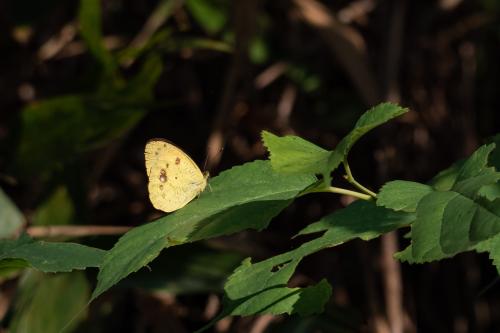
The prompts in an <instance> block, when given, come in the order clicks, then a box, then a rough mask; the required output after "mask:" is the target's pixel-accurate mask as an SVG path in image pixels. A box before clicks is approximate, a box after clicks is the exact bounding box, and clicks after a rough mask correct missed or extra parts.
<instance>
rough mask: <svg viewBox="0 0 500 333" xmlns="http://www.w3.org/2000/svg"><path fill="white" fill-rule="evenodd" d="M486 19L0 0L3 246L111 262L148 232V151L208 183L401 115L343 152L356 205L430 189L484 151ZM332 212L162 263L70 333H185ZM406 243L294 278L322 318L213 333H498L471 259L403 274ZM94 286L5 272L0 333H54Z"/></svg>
mask: <svg viewBox="0 0 500 333" xmlns="http://www.w3.org/2000/svg"><path fill="white" fill-rule="evenodd" d="M499 14H500V2H498V1H496V0H475V1H473V0H432V1H431V0H420V1H410V0H384V1H382V0H354V1H347V0H341V1H319V0H274V1H263V0H260V1H259V0H233V1H229V0H184V1H183V0H160V1H139V0H105V1H97V0H81V2H78V1H61V0H50V1H43V2H40V1H30V0H16V1H13V0H3V1H0V50H1V53H0V110H1V111H0V188H1V192H0V195H1V197H2V202H8V201H11V202H13V203H14V204H15V205H16V206H17V207H18V209H19V210H20V212H22V215H23V216H24V217H23V218H22V219H17V220H8V221H7V220H6V221H1V223H0V236H1V237H15V235H17V234H19V232H20V231H21V230H27V231H28V232H29V233H30V235H32V236H33V237H36V238H41V239H44V238H47V237H48V235H47V233H48V231H47V230H48V228H47V227H48V226H50V225H56V226H65V225H69V226H71V225H78V226H79V227H77V228H76V227H75V228H74V229H71V230H73V232H69V233H68V229H57V228H55V229H51V230H52V231H53V232H52V233H51V235H50V239H51V240H72V241H77V242H80V243H83V244H87V245H90V246H95V247H99V248H102V249H109V248H111V247H112V246H113V244H114V243H115V242H116V241H117V239H118V237H119V235H120V234H122V233H123V232H125V230H127V228H128V227H133V226H137V225H141V224H144V223H147V222H148V221H152V220H154V219H156V218H158V217H160V216H161V215H162V214H160V213H159V212H158V211H155V210H154V209H153V208H152V205H151V204H150V202H149V199H148V194H147V178H146V173H145V169H144V155H143V154H144V145H145V143H146V141H147V140H148V139H150V138H154V137H162V138H166V139H168V140H171V141H173V142H174V143H176V144H177V145H178V146H180V147H182V148H183V149H184V150H185V151H186V152H187V153H189V154H190V155H191V156H192V157H193V159H194V160H195V161H196V162H197V163H198V165H199V166H200V167H202V166H203V164H204V161H205V160H207V163H206V167H205V169H207V170H209V171H210V173H211V175H212V176H216V175H217V174H218V173H219V172H220V171H222V170H225V169H228V168H230V167H232V166H234V165H238V164H242V163H244V162H247V161H251V160H254V159H264V158H266V152H265V149H264V147H263V146H262V143H261V141H260V132H261V131H262V130H264V129H266V130H269V131H271V132H273V133H275V134H279V135H285V134H295V135H299V136H301V137H303V138H305V139H307V140H310V141H312V142H314V143H316V144H318V145H320V146H322V147H324V148H327V149H332V148H334V147H335V145H336V144H337V143H338V142H339V140H340V139H341V138H342V137H343V136H344V135H345V134H346V133H347V132H348V131H349V130H350V129H351V128H352V127H353V125H354V123H355V121H356V120H357V118H358V117H359V116H360V115H361V114H362V113H363V112H364V111H365V110H367V109H368V108H370V107H371V106H373V105H375V104H377V103H379V102H381V101H393V102H397V103H399V104H401V105H403V106H405V107H409V108H410V110H411V111H410V112H409V113H408V114H406V115H405V116H403V117H401V118H399V119H396V120H395V121H393V122H391V123H390V124H387V125H384V126H383V127H381V128H379V129H376V130H374V131H373V132H372V133H370V134H369V135H367V136H366V137H365V138H364V139H362V140H361V141H360V142H359V143H358V144H357V145H356V146H355V147H354V149H353V151H352V152H351V154H350V156H349V163H350V166H351V169H352V171H353V173H354V175H355V176H356V178H357V180H358V181H360V182H361V183H363V184H364V185H366V186H368V187H370V188H372V189H373V190H378V189H379V188H380V186H381V185H383V184H384V183H385V182H387V181H389V180H393V179H405V180H414V181H418V182H427V181H429V180H430V179H431V178H432V177H433V176H434V175H435V174H436V173H437V172H439V171H441V170H443V169H444V168H446V167H448V166H449V165H451V164H452V163H453V162H455V161H457V160H459V159H461V158H464V157H466V156H468V155H469V154H470V153H471V152H473V151H474V150H475V149H476V148H477V147H478V146H479V145H481V144H483V143H484V142H486V140H487V139H488V138H489V137H491V136H492V135H494V134H496V133H498V132H500V113H499V112H498V111H497V110H498V108H499V106H500V98H499V93H500V90H499V89H500V88H499V87H500V62H499V59H500V16H499ZM337 176H339V175H337ZM334 181H336V182H338V183H337V185H338V186H344V187H347V186H348V185H346V184H344V183H343V182H342V181H341V177H336V178H334ZM349 202H350V198H348V197H338V196H336V195H332V194H314V195H309V196H307V197H303V198H300V199H299V200H297V201H296V202H295V203H294V204H293V205H292V206H291V207H289V208H288V209H287V210H285V211H284V212H283V213H282V214H281V215H280V216H278V217H277V218H276V219H275V220H274V221H273V223H272V224H271V226H270V228H269V229H268V230H265V231H264V232H260V233H257V232H254V231H247V232H242V233H239V234H237V235H233V236H230V237H223V238H218V239H214V240H210V241H206V242H200V243H196V244H190V245H183V246H179V247H176V248H173V249H169V250H168V251H164V252H163V253H162V255H161V256H160V257H159V258H158V259H156V260H155V261H154V262H153V263H152V264H151V265H150V269H149V270H147V269H144V270H142V271H140V272H138V273H136V274H133V275H132V276H130V277H129V278H127V279H126V280H125V281H122V282H121V283H119V284H118V285H117V286H115V287H114V288H112V289H111V290H110V291H109V292H107V293H105V294H104V295H103V296H101V297H100V298H99V299H98V300H97V301H95V302H94V303H92V304H91V305H90V306H89V307H88V308H86V310H85V311H84V312H83V313H82V314H81V315H80V316H79V317H77V319H76V320H75V321H74V323H73V325H71V327H70V329H69V331H73V332H115V331H116V332H133V333H136V332H141V333H142V332H152V333H156V332H191V331H193V330H195V329H197V328H199V327H201V326H203V325H204V324H205V323H206V322H208V321H209V320H210V319H211V318H213V317H214V316H215V315H216V314H217V313H218V311H219V310H220V309H221V301H220V296H221V290H222V285H223V283H224V279H225V277H226V276H227V275H228V274H230V272H232V270H233V269H234V268H235V267H236V266H238V264H239V263H240V261H241V260H242V259H243V258H245V257H248V256H251V257H253V258H254V260H262V259H265V258H268V257H270V256H273V255H276V254H278V253H281V252H284V251H287V250H290V249H292V248H294V247H296V246H298V245H299V244H300V243H301V241H302V240H298V239H294V240H290V237H291V236H293V235H294V234H295V233H296V232H297V231H298V230H300V229H302V228H303V227H305V226H306V225H308V224H310V223H312V222H315V221H317V220H318V219H319V218H321V217H322V216H324V215H325V214H328V213H330V212H332V211H334V210H336V209H339V208H342V207H344V206H345V205H347V204H348V203H349ZM4 208H5V206H4ZM98 227H106V228H98ZM405 232H406V231H405V230H402V231H401V233H400V234H398V235H397V234H389V235H385V236H384V237H382V238H381V239H378V240H374V241H371V242H368V243H366V242H362V241H353V242H350V243H348V244H344V245H342V246H339V247H336V248H333V249H329V250H325V251H322V252H320V253H318V254H316V255H313V256H311V257H308V258H307V259H306V260H305V261H304V262H303V263H302V264H301V265H300V266H299V268H298V270H297V273H296V274H295V276H294V277H293V279H292V281H291V285H308V284H310V283H312V282H314V281H319V280H320V279H321V278H323V277H326V278H327V279H328V281H329V282H330V283H331V284H332V287H333V297H332V299H331V301H330V302H329V304H328V306H327V308H326V310H325V313H324V314H322V315H318V316H313V317H307V318H299V317H294V316H292V317H289V316H274V317H273V316H261V317H248V318H227V319H224V320H223V321H221V322H219V323H218V324H217V325H216V326H215V327H214V328H212V329H211V331H213V332H252V333H257V332H287V333H292V332H346V333H347V332H377V333H385V332H392V333H399V332H457V333H461V332H499V331H500V283H496V284H495V283H493V284H492V282H494V281H495V279H496V277H497V275H498V273H497V271H496V269H495V268H494V267H493V266H492V265H491V262H490V260H489V259H488V258H487V256H486V255H484V254H482V255H478V254H475V253H466V254H461V255H458V256H456V257H455V258H453V259H449V260H444V261H441V262H436V263H430V264H427V265H421V266H410V265H407V264H402V265H400V264H398V263H397V262H395V261H394V260H393V259H392V254H393V253H394V252H396V251H397V250H400V249H403V248H404V247H405V246H406V244H407V243H406V240H405V239H404V238H403V235H404V233H405ZM96 274H97V272H96V270H93V269H90V270H88V271H85V272H74V273H69V274H57V275H50V274H45V275H44V274H40V273H37V272H35V271H30V270H13V271H9V272H2V273H1V274H0V281H1V284H0V319H1V322H0V323H1V329H0V331H1V332H29V333H33V332H35V333H37V332H44V333H47V332H49V333H50V332H57V331H58V328H59V327H61V326H62V325H64V324H65V323H67V322H68V321H69V320H70V318H71V317H72V316H73V315H74V313H75V312H76V311H77V310H78V309H80V308H81V307H82V306H83V305H84V304H85V303H86V302H87V300H88V297H89V293H90V291H91V290H92V288H93V287H94V285H95V277H96Z"/></svg>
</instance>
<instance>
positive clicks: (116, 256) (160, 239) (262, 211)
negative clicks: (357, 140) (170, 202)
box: [93, 161, 316, 298]
mask: <svg viewBox="0 0 500 333" xmlns="http://www.w3.org/2000/svg"><path fill="white" fill-rule="evenodd" d="M315 181H316V178H315V177H312V176H307V175H298V176H296V177H288V176H285V175H281V174H278V173H275V172H274V171H273V169H272V167H271V165H270V163H269V162H268V161H254V162H251V163H247V164H244V165H242V166H238V167H234V168H232V169H230V170H228V171H224V172H222V173H221V174H220V175H219V176H217V177H215V178H212V179H211V181H210V186H209V187H208V189H207V190H205V192H204V193H202V195H201V196H200V197H199V198H198V199H196V200H193V201H192V202H191V203H190V204H189V205H187V206H186V207H184V208H183V209H180V210H178V211H176V212H174V213H172V214H170V215H167V216H165V217H163V218H161V219H159V220H157V221H155V222H152V223H149V224H146V225H143V226H141V227H138V228H135V229H133V230H131V231H130V232H128V233H127V234H125V235H124V236H123V237H122V238H120V240H119V241H118V242H117V243H116V244H115V246H114V247H113V249H111V250H110V251H108V253H107V254H106V257H105V259H104V262H103V265H102V266H101V269H100V272H99V275H98V284H97V287H96V289H95V290H94V293H93V298H96V297H97V296H99V295H100V294H101V293H102V292H104V291H105V290H106V289H108V288H110V287H111V286H113V285H114V284H115V283H117V282H118V281H120V280H121V279H123V278H124V277H126V276H127V275H129V274H130V273H132V272H135V271H137V270H139V269H140V268H141V267H143V266H145V265H146V264H148V263H149V262H150V261H152V260H153V259H154V258H156V257H157V256H158V254H159V253H160V251H161V250H162V249H163V248H165V247H169V246H174V245H179V244H182V243H186V242H193V241H197V240H201V239H206V238H210V237H216V236H221V235H226V234H230V233H234V232H237V231H240V230H244V229H248V228H253V229H257V230H260V229H263V228H265V227H266V226H267V224H268V223H269V221H270V220H271V219H272V218H273V217H274V216H276V215H277V214H278V213H279V212H280V211H281V210H283V209H284V208H285V207H287V206H288V205H289V204H290V202H291V200H292V199H293V198H295V197H296V196H297V195H298V194H299V193H300V192H301V191H302V190H303V189H305V188H306V187H308V186H310V185H311V184H312V183H314V182H315Z"/></svg>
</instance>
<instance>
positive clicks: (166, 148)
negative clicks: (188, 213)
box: [144, 139, 207, 212]
mask: <svg viewBox="0 0 500 333" xmlns="http://www.w3.org/2000/svg"><path fill="white" fill-rule="evenodd" d="M144 156H145V160H146V172H147V175H148V178H149V184H148V191H149V199H150V200H151V203H152V204H153V206H154V207H155V208H156V209H159V210H162V211H164V212H172V211H174V210H177V209H179V208H182V207H184V206H185V205H186V204H187V203H188V202H190V201H191V200H193V199H194V198H195V197H196V196H197V195H198V194H199V193H200V192H202V191H203V190H204V189H205V187H206V185H207V180H206V178H205V176H204V175H203V173H202V172H201V170H200V169H199V168H198V166H197V165H196V163H195V162H194V161H193V160H192V159H191V158H190V157H189V156H188V155H187V154H186V153H185V152H183V151H182V150H181V149H180V148H178V147H176V146H175V145H173V144H172V143H170V142H168V141H167V140H164V139H153V140H150V141H149V142H148V143H147V144H146V149H145V151H144Z"/></svg>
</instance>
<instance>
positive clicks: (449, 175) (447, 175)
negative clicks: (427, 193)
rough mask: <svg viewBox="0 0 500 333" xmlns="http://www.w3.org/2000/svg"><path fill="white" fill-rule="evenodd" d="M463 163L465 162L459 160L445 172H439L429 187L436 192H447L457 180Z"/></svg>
mask: <svg viewBox="0 0 500 333" xmlns="http://www.w3.org/2000/svg"><path fill="white" fill-rule="evenodd" d="M464 163H465V160H460V161H458V162H456V163H454V164H452V165H451V166H450V167H448V168H446V169H445V170H443V171H441V172H439V173H438V174H437V175H436V176H434V177H433V178H432V179H431V181H430V182H429V185H431V186H432V187H434V189H436V190H437V191H449V190H451V188H452V187H453V185H454V184H455V181H456V180H457V177H458V173H459V172H460V169H461V168H462V165H463V164H464Z"/></svg>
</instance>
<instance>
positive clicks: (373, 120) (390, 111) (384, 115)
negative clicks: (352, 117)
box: [328, 103, 408, 172]
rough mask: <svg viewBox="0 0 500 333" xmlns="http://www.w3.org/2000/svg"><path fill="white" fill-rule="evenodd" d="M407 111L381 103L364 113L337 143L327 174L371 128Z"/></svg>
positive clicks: (390, 104) (329, 160)
mask: <svg viewBox="0 0 500 333" xmlns="http://www.w3.org/2000/svg"><path fill="white" fill-rule="evenodd" d="M406 112H408V109H405V108H402V107H400V106H399V105H396V104H392V103H382V104H379V105H377V106H375V107H373V108H371V109H370V110H368V111H366V112H365V113H364V114H363V115H362V116H361V117H360V118H359V120H358V121H357V122H356V125H355V126H354V129H353V130H352V131H351V132H350V133H349V134H348V135H347V136H346V137H344V138H343V139H342V141H340V142H339V144H338V145H337V147H335V150H333V152H332V153H331V155H330V157H329V159H328V170H329V172H332V171H334V170H335V169H336V168H337V167H338V166H339V165H340V163H342V161H344V160H345V159H346V157H347V154H348V153H349V151H350V150H351V148H352V146H353V145H354V144H355V143H356V141H358V140H359V139H360V138H361V137H362V136H363V135H365V134H366V133H368V132H369V131H371V130H372V129H373V128H375V127H377V126H380V125H382V124H384V123H386V122H387V121H389V120H391V119H393V118H396V117H398V116H400V115H402V114H404V113H406Z"/></svg>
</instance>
